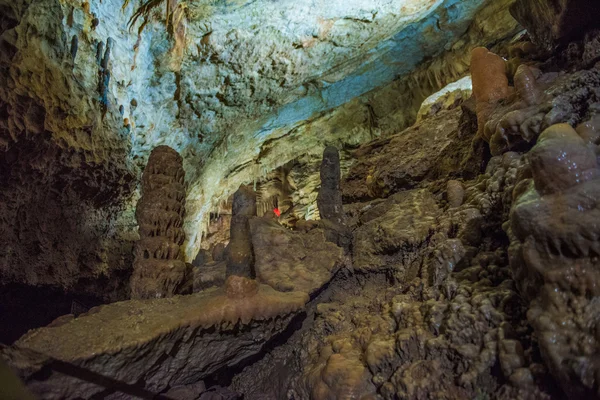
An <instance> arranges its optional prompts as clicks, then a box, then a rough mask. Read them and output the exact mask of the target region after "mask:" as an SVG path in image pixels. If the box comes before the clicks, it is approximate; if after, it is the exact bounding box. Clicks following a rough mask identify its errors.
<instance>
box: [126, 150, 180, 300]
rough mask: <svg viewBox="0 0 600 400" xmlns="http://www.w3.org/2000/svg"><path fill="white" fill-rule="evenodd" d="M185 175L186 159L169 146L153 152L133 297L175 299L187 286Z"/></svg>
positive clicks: (140, 215) (140, 210)
mask: <svg viewBox="0 0 600 400" xmlns="http://www.w3.org/2000/svg"><path fill="white" fill-rule="evenodd" d="M184 177H185V172H184V170H183V159H182V158H181V156H180V155H179V154H178V153H177V152H176V151H175V150H173V149H171V148H170V147H168V146H158V147H156V148H154V150H152V153H151V154H150V157H149V158H148V163H147V164H146V168H145V169H144V174H143V177H142V197H141V198H140V200H139V201H138V205H137V208H136V217H137V220H138V225H139V233H140V239H139V240H138V241H137V242H136V244H135V261H134V264H133V270H134V272H133V276H132V278H131V297H132V298H134V299H140V298H157V297H170V296H173V295H174V294H175V293H176V292H177V290H178V289H179V288H180V287H181V285H182V284H183V283H184V280H185V275H186V271H187V267H186V265H185V262H184V261H183V254H182V252H181V249H180V246H181V245H182V244H183V241H184V240H185V233H184V231H183V228H182V226H183V217H184V215H185V184H184Z"/></svg>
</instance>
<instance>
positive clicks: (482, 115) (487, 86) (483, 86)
mask: <svg viewBox="0 0 600 400" xmlns="http://www.w3.org/2000/svg"><path fill="white" fill-rule="evenodd" d="M471 77H472V80H473V96H474V97H475V100H476V101H477V124H478V126H479V131H478V134H479V136H481V137H484V138H485V139H486V140H487V141H489V137H485V134H484V128H485V124H486V123H487V121H488V118H489V115H490V113H491V112H492V111H493V110H494V108H495V107H496V105H497V104H498V102H500V101H501V100H504V99H506V97H508V94H509V88H508V77H507V76H506V63H505V62H504V60H503V59H502V58H501V57H500V56H498V55H497V54H494V53H492V52H490V51H488V49H486V48H484V47H478V48H476V49H474V50H473V51H472V52H471Z"/></svg>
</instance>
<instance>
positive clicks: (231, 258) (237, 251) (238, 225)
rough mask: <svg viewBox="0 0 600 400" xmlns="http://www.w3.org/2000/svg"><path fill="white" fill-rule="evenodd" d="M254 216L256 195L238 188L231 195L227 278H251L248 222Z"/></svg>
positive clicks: (252, 263) (252, 266) (253, 274)
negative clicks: (233, 276) (234, 276)
mask: <svg viewBox="0 0 600 400" xmlns="http://www.w3.org/2000/svg"><path fill="white" fill-rule="evenodd" d="M255 216H256V194H255V193H254V191H253V190H252V188H250V187H248V186H242V187H240V188H239V189H238V190H237V192H235V194H234V195H233V207H232V217H231V227H230V240H229V245H228V246H227V250H226V252H227V256H226V259H227V276H232V275H236V276H243V277H247V278H253V277H254V276H255V275H256V274H255V271H254V250H253V249H252V238H251V236H250V224H249V220H250V218H252V217H255Z"/></svg>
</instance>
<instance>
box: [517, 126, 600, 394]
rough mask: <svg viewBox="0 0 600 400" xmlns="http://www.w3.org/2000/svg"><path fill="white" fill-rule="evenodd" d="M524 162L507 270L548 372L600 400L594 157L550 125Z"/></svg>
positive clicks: (570, 389) (598, 214)
mask: <svg viewBox="0 0 600 400" xmlns="http://www.w3.org/2000/svg"><path fill="white" fill-rule="evenodd" d="M529 163H530V166H529V168H530V170H531V171H530V175H531V176H532V178H529V179H524V180H522V181H521V182H520V183H519V186H520V187H521V188H522V189H521V190H519V191H515V196H516V198H515V205H514V207H513V209H512V212H511V231H512V234H513V241H512V244H511V268H512V269H513V271H514V274H515V277H516V278H517V279H518V282H520V284H519V287H520V289H521V292H522V293H523V294H524V295H525V296H526V297H527V298H528V299H529V300H531V303H530V305H529V313H528V314H527V315H528V319H529V321H530V323H531V324H532V326H533V328H534V330H535V332H536V335H537V337H538V340H539V344H540V351H541V353H542V356H543V357H544V360H546V362H547V364H548V367H549V368H550V370H551V372H552V374H553V375H554V376H555V377H556V378H557V379H558V381H559V382H560V384H561V385H562V387H563V389H564V390H565V392H566V393H567V395H568V396H569V397H571V398H576V397H580V398H600V384H599V379H598V377H599V376H600V364H599V362H598V360H599V359H598V354H600V344H599V343H598V332H597V321H598V318H599V317H600V314H599V313H600V309H599V308H598V307H597V302H598V299H600V291H599V290H598V287H600V273H599V272H598V271H599V270H600V269H599V267H600V264H599V263H598V256H600V246H599V245H598V237H597V235H596V233H595V232H597V229H598V221H600V205H599V203H598V198H599V197H598V196H599V195H600V181H599V180H598V177H599V174H600V169H599V167H598V164H597V161H596V154H595V152H594V149H593V148H592V147H588V145H586V142H585V141H584V140H583V139H582V138H581V137H580V136H579V135H578V134H577V132H576V131H575V130H574V129H573V128H572V127H570V126H569V125H567V124H558V125H553V126H551V127H550V128H548V129H546V130H545V131H544V132H543V133H542V134H541V135H540V137H539V139H538V143H537V145H536V146H535V147H534V148H533V149H532V151H531V153H530V155H529ZM524 176H527V175H524Z"/></svg>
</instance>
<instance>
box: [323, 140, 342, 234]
mask: <svg viewBox="0 0 600 400" xmlns="http://www.w3.org/2000/svg"><path fill="white" fill-rule="evenodd" d="M340 179H341V171H340V154H339V153H338V150H337V149H336V148H335V147H333V146H327V147H326V148H325V151H324V152H323V162H322V163H321V188H320V189H319V195H318V196H317V207H319V214H320V215H321V218H322V219H327V220H330V221H333V222H336V223H342V222H343V218H344V210H343V207H342V191H341V190H340Z"/></svg>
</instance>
